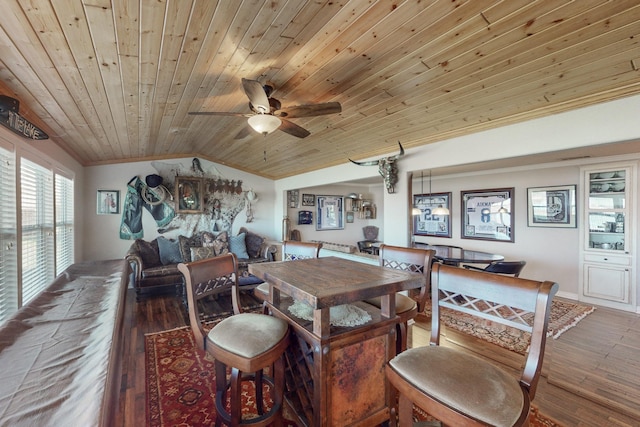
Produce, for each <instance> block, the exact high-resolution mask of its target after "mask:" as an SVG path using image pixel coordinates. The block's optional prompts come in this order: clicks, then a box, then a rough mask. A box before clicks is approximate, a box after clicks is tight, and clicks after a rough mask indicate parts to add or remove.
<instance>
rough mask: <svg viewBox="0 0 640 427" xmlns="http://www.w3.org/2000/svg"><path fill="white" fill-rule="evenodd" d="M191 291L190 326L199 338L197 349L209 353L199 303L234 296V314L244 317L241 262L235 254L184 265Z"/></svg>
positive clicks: (181, 269)
mask: <svg viewBox="0 0 640 427" xmlns="http://www.w3.org/2000/svg"><path fill="white" fill-rule="evenodd" d="M178 270H180V272H181V273H182V275H183V276H184V280H185V287H186V288H187V289H186V290H187V304H188V306H189V324H190V325H191V330H192V331H193V334H194V335H195V338H196V345H197V346H198V348H200V349H201V350H204V349H205V346H206V343H205V339H206V336H207V331H206V330H205V328H204V327H203V319H202V312H201V310H200V308H199V304H198V303H199V301H201V300H202V299H204V298H207V297H211V296H213V295H217V294H219V293H222V292H231V301H232V304H233V312H234V314H239V313H242V307H241V306H240V291H239V287H238V259H237V257H236V256H235V255H234V254H233V253H228V254H224V255H219V256H216V257H213V258H206V259H203V260H200V261H194V262H188V263H180V264H178Z"/></svg>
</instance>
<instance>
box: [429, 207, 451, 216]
mask: <svg viewBox="0 0 640 427" xmlns="http://www.w3.org/2000/svg"><path fill="white" fill-rule="evenodd" d="M431 214H433V215H449V209H447V208H445V207H442V206H438V207H437V208H435V209H434V210H433V211H431Z"/></svg>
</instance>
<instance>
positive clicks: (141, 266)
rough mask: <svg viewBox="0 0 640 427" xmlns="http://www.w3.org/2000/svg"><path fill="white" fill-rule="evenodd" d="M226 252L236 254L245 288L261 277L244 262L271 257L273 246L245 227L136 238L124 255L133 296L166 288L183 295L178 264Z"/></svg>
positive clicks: (259, 281) (138, 297)
mask: <svg viewBox="0 0 640 427" xmlns="http://www.w3.org/2000/svg"><path fill="white" fill-rule="evenodd" d="M228 252H233V253H235V254H236V256H237V257H238V269H239V275H240V277H239V279H238V281H239V283H240V286H241V288H242V289H248V288H252V287H255V286H257V285H258V284H260V283H262V281H261V280H259V279H257V278H256V277H255V276H252V275H250V274H249V273H248V271H247V266H248V265H249V264H252V263H258V262H270V261H274V260H275V256H276V252H277V247H276V246H275V245H272V244H269V243H268V242H267V241H266V239H265V238H264V237H262V236H260V235H258V234H256V233H253V232H251V231H249V230H247V229H246V228H245V227H242V228H240V230H239V231H238V234H237V235H236V236H230V235H229V233H228V232H226V231H222V232H217V233H215V232H209V231H201V232H198V233H196V234H194V235H193V236H191V237H187V236H178V238H177V239H168V238H166V237H164V236H160V237H157V238H156V239H153V240H151V241H146V240H143V239H136V240H135V241H134V242H133V243H132V244H131V247H130V248H129V250H128V251H127V254H126V256H125V259H126V260H127V261H129V263H130V264H131V267H132V270H133V273H132V279H131V280H132V282H133V288H134V289H135V292H136V300H138V301H140V300H141V299H142V298H143V297H145V296H151V295H154V294H160V293H167V292H175V293H176V295H178V296H180V297H184V294H183V291H184V282H183V276H182V273H180V271H178V264H179V263H181V262H191V261H197V260H200V259H204V258H210V257H214V256H218V255H222V254H225V253H228Z"/></svg>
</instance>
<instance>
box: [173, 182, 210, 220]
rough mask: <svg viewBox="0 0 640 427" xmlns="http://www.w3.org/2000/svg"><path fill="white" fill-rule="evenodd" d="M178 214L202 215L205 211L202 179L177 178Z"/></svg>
mask: <svg viewBox="0 0 640 427" xmlns="http://www.w3.org/2000/svg"><path fill="white" fill-rule="evenodd" d="M175 198H176V212H178V213H201V212H202V210H203V204H204V203H203V191H202V179H201V178H194V177H186V176H177V177H176V194H175Z"/></svg>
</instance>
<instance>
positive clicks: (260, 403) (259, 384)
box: [254, 369, 264, 415]
mask: <svg viewBox="0 0 640 427" xmlns="http://www.w3.org/2000/svg"><path fill="white" fill-rule="evenodd" d="M262 376H263V370H262V369H260V370H259V371H257V372H256V373H255V375H254V384H255V385H256V408H257V409H258V414H259V415H262V414H264V399H263V398H262V390H263V381H262Z"/></svg>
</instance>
